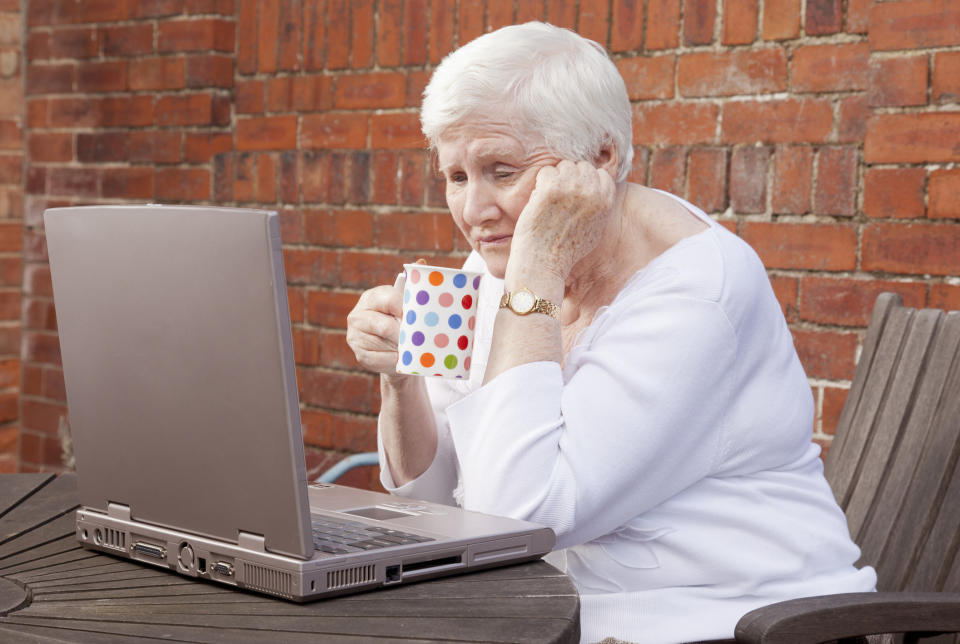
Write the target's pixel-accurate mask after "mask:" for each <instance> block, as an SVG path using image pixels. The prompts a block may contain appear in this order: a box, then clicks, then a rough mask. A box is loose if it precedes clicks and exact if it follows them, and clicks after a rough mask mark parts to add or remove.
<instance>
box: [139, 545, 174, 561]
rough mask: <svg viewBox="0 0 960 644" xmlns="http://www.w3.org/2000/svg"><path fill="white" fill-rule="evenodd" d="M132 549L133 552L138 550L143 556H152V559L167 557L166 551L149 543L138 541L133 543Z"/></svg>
mask: <svg viewBox="0 0 960 644" xmlns="http://www.w3.org/2000/svg"><path fill="white" fill-rule="evenodd" d="M133 549H134V551H135V552H138V553H140V554H141V555H143V556H145V557H153V558H154V559H166V558H167V551H166V550H165V549H164V548H161V547H160V546H155V545H153V544H151V543H143V542H142V541H138V542H137V543H135V544H133Z"/></svg>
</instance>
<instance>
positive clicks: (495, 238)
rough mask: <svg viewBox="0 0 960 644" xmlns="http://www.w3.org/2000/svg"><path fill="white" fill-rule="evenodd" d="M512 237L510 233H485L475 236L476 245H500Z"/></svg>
mask: <svg viewBox="0 0 960 644" xmlns="http://www.w3.org/2000/svg"><path fill="white" fill-rule="evenodd" d="M512 238H513V235H511V234H503V235H485V236H483V237H478V238H477V245H478V246H501V245H505V244H509V243H510V240H511V239H512Z"/></svg>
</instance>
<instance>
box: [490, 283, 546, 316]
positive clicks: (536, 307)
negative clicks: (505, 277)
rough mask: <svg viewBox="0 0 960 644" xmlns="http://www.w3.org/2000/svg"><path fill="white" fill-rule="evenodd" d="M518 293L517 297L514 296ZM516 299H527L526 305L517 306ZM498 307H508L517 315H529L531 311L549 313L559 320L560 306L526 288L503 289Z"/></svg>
mask: <svg viewBox="0 0 960 644" xmlns="http://www.w3.org/2000/svg"><path fill="white" fill-rule="evenodd" d="M518 294H520V296H519V297H516V296H517V295H518ZM517 300H527V302H526V304H527V306H529V308H527V306H525V307H523V308H520V307H519V306H518V304H519V303H518V302H517ZM500 308H501V309H510V310H511V311H513V312H514V313H516V314H517V315H530V314H531V313H543V314H544V315H549V316H550V317H552V318H554V319H556V320H559V319H560V307H559V306H557V305H556V304H554V303H553V302H551V301H550V300H545V299H543V298H542V297H537V296H536V295H534V294H533V292H532V291H531V290H530V289H528V288H526V287H521V288H518V289H516V290H515V291H505V292H504V294H503V295H502V296H500Z"/></svg>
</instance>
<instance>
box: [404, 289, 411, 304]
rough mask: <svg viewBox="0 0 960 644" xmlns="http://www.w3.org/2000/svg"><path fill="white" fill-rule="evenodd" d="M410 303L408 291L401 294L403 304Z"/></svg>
mask: <svg viewBox="0 0 960 644" xmlns="http://www.w3.org/2000/svg"><path fill="white" fill-rule="evenodd" d="M409 301H410V291H404V292H403V303H404V304H406V303H407V302H409Z"/></svg>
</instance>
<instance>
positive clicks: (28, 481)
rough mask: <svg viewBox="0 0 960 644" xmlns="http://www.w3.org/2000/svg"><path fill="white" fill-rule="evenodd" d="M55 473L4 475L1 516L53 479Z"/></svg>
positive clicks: (0, 488)
mask: <svg viewBox="0 0 960 644" xmlns="http://www.w3.org/2000/svg"><path fill="white" fill-rule="evenodd" d="M53 477H54V475H53V474H49V473H47V474H18V475H17V476H5V477H3V483H2V484H0V518H2V517H3V516H4V515H5V514H7V512H9V511H10V509H11V508H13V507H16V506H17V504H19V503H21V502H23V500H24V499H26V498H27V497H29V496H30V495H31V494H33V493H34V492H35V491H36V490H38V489H40V488H42V487H43V486H44V485H45V484H47V483H48V482H49V481H51V480H53Z"/></svg>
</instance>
